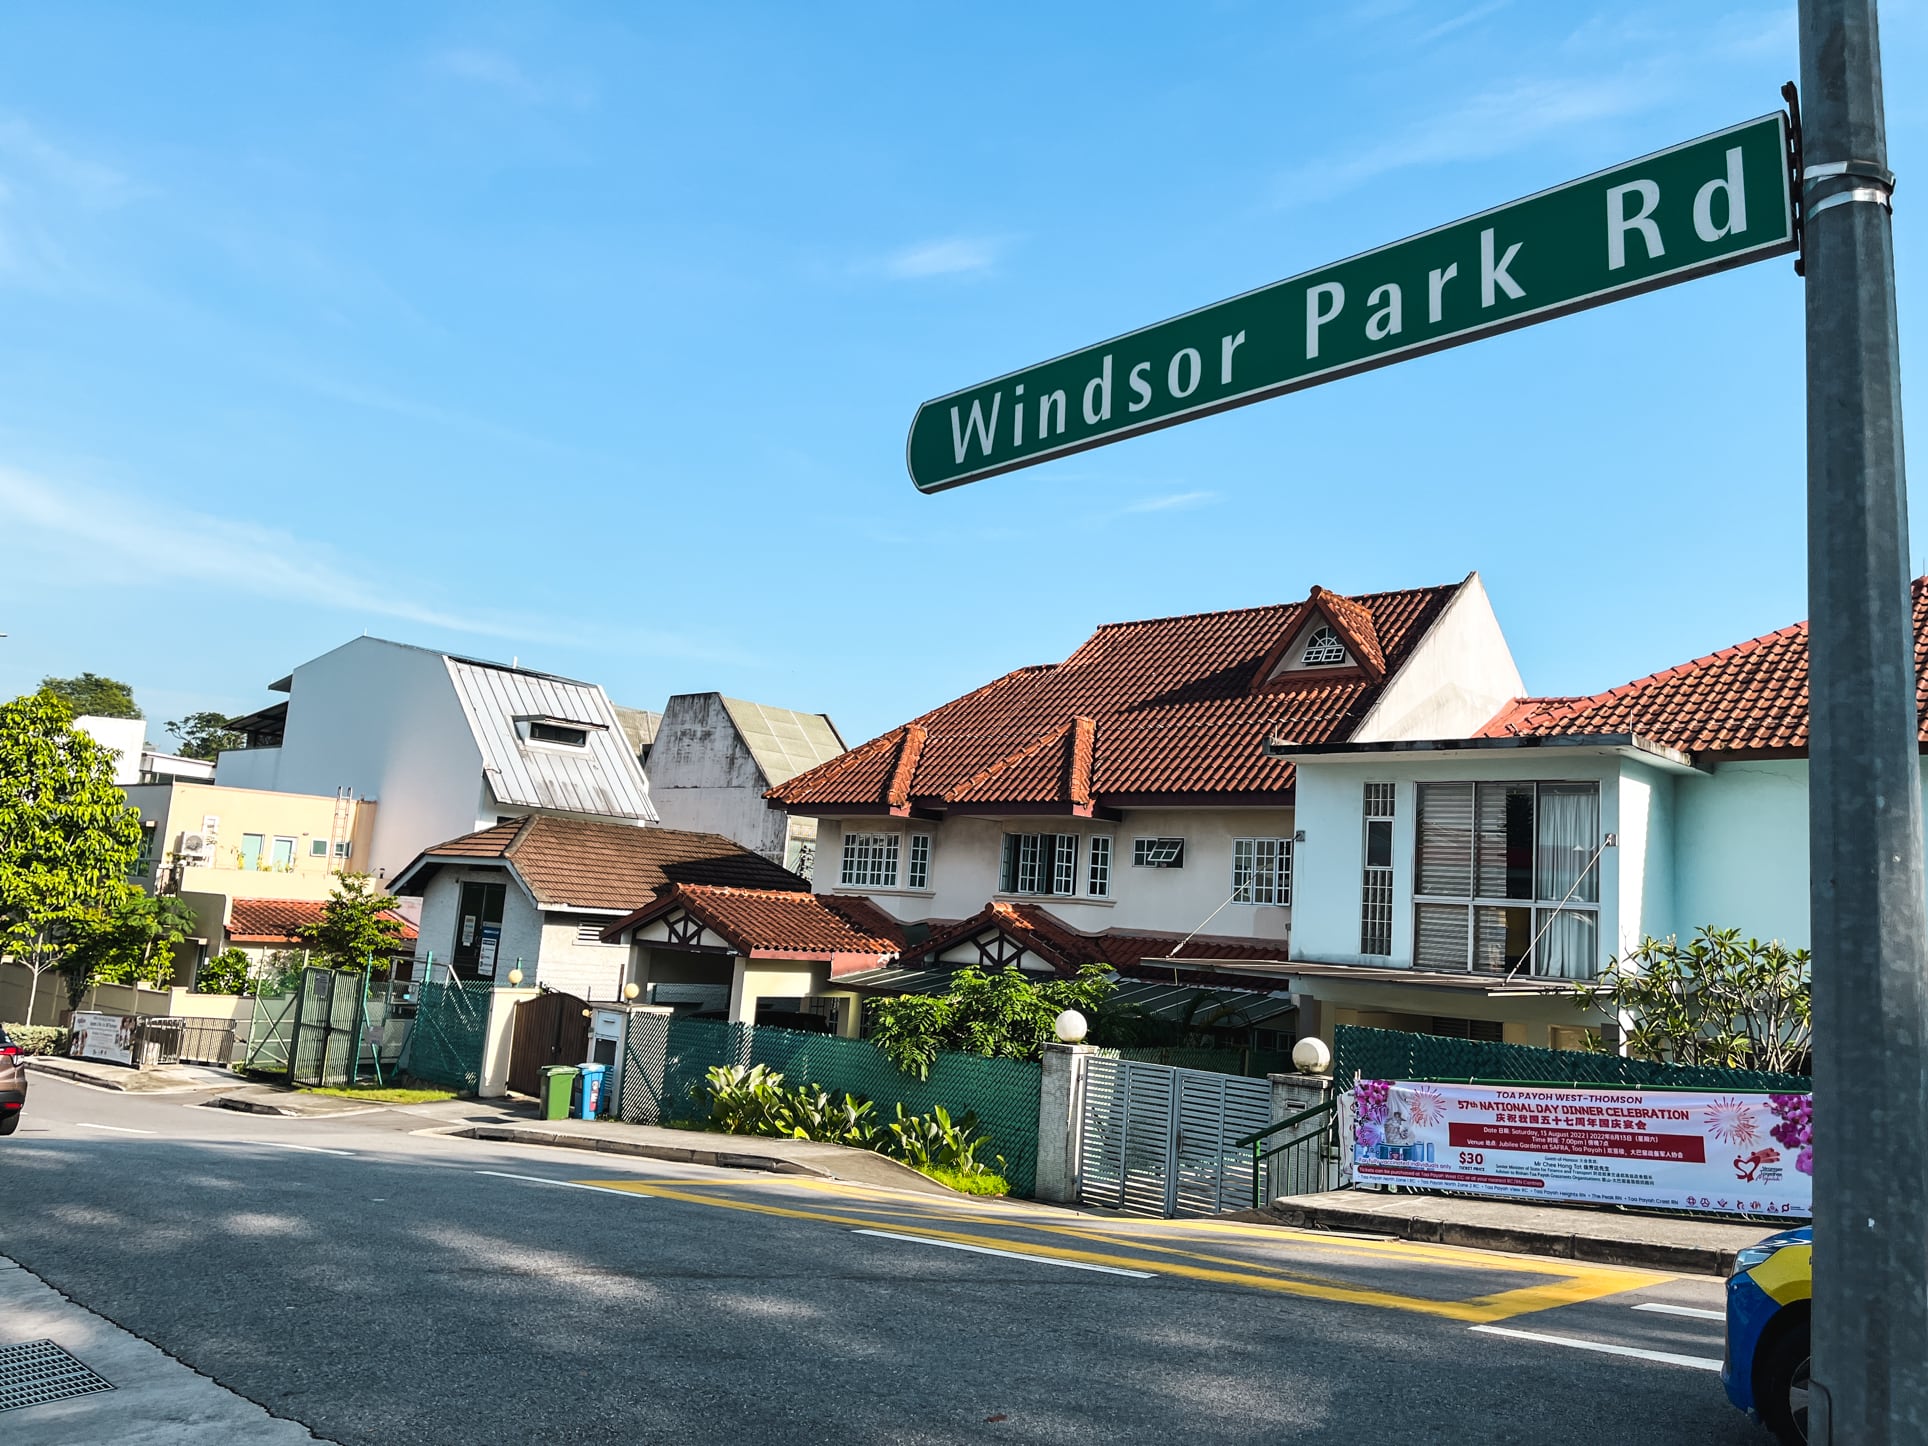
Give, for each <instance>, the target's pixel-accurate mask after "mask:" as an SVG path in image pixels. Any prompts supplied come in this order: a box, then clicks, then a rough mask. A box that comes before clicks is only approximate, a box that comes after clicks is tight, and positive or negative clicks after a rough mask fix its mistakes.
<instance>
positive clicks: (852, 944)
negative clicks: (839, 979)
mask: <svg viewBox="0 0 1928 1446" xmlns="http://www.w3.org/2000/svg"><path fill="white" fill-rule="evenodd" d="M679 908H680V909H684V910H686V911H688V912H689V913H690V914H692V915H694V916H695V917H696V918H697V919H699V920H700V921H701V922H702V923H703V925H704V926H705V927H706V928H708V929H710V930H712V931H713V932H715V933H717V934H720V935H722V936H723V938H725V939H727V940H729V941H730V943H731V945H732V946H734V947H735V948H737V949H739V950H741V951H742V952H744V953H746V954H751V953H755V954H765V955H769V954H811V955H818V956H828V955H832V954H895V953H897V951H898V950H900V949H901V948H903V946H904V933H903V927H902V926H901V925H900V924H898V923H897V921H896V920H895V919H892V918H891V917H890V915H888V914H886V913H885V912H884V911H883V910H882V909H879V908H878V907H877V906H876V905H875V904H873V903H871V902H870V900H868V899H864V898H845V897H840V896H835V895H824V894H812V893H808V892H801V891H798V890H794V889H725V888H716V887H714V886H711V885H708V884H672V885H670V886H669V887H668V888H666V889H664V890H663V892H662V893H661V894H659V895H658V896H657V897H656V898H655V899H654V900H653V901H652V902H650V903H648V904H646V905H644V906H643V907H642V908H640V909H638V910H636V911H635V912H634V913H632V914H630V915H629V916H628V917H627V918H625V919H622V920H619V921H618V922H617V923H615V924H612V925H610V927H609V928H608V929H606V930H604V931H603V937H604V938H605V939H613V938H615V937H616V936H617V935H618V934H620V933H621V932H623V931H624V930H626V929H631V928H634V927H635V926H636V925H638V924H646V923H648V922H649V921H650V920H652V919H657V918H660V917H662V916H663V915H664V914H668V913H671V912H673V911H674V910H676V909H679Z"/></svg>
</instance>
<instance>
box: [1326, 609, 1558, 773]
mask: <svg viewBox="0 0 1928 1446" xmlns="http://www.w3.org/2000/svg"><path fill="white" fill-rule="evenodd" d="M1525 692H1526V685H1525V684H1524V683H1523V682H1521V681H1520V670H1519V668H1518V666H1517V665H1515V663H1514V662H1513V652H1512V650H1511V649H1510V648H1508V647H1507V646H1506V636H1505V634H1504V633H1502V632H1501V631H1500V624H1499V619H1498V618H1496V617H1495V616H1494V615H1493V604H1492V601H1491V599H1489V598H1488V597H1487V595H1486V587H1485V585H1484V584H1483V583H1482V582H1481V581H1480V578H1479V574H1478V573H1474V574H1473V575H1472V576H1471V577H1469V578H1467V579H1466V581H1465V582H1464V583H1463V584H1462V585H1461V586H1460V589H1459V591H1458V592H1457V593H1455V594H1454V595H1453V599H1452V601H1451V602H1450V603H1448V604H1447V605H1446V610H1445V611H1444V612H1443V613H1441V614H1440V616H1439V620H1438V621H1437V622H1435V623H1434V624H1433V625H1432V627H1431V628H1429V629H1428V630H1427V632H1426V635H1425V636H1424V637H1423V638H1422V639H1421V640H1420V642H1419V646H1418V647H1416V648H1415V649H1413V651H1412V652H1411V653H1410V654H1409V655H1408V656H1407V658H1406V661H1405V663H1404V665H1403V666H1402V667H1401V668H1400V669H1399V671H1398V672H1397V673H1395V674H1394V675H1393V676H1392V678H1391V679H1389V680H1388V681H1387V683H1386V686H1385V687H1384V688H1383V689H1382V690H1381V691H1380V694H1379V697H1378V699H1377V700H1376V701H1375V702H1374V703H1373V705H1372V707H1371V708H1370V709H1369V710H1368V711H1367V713H1366V716H1365V717H1364V718H1362V719H1361V720H1360V722H1359V727H1358V728H1357V729H1356V730H1355V731H1354V732H1353V734H1352V737H1353V738H1354V739H1355V740H1356V741H1358V742H1361V743H1379V742H1385V741H1388V740H1393V739H1412V738H1470V737H1472V736H1473V735H1474V734H1475V733H1477V732H1478V731H1479V730H1480V728H1481V727H1483V726H1484V725H1485V724H1486V723H1487V722H1488V721H1489V720H1490V719H1491V718H1492V717H1493V716H1494V714H1496V713H1498V712H1499V711H1500V709H1501V708H1502V707H1504V706H1505V705H1506V704H1507V703H1509V702H1511V701H1512V700H1513V699H1514V698H1517V697H1519V696H1520V695H1521V694H1523V693H1525Z"/></svg>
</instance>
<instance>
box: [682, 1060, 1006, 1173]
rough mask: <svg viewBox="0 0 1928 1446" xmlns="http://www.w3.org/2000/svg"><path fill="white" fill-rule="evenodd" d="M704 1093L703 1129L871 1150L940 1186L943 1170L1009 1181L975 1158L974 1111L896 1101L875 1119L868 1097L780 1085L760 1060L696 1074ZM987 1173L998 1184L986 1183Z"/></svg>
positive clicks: (980, 1137)
mask: <svg viewBox="0 0 1928 1446" xmlns="http://www.w3.org/2000/svg"><path fill="white" fill-rule="evenodd" d="M704 1094H705V1095H706V1096H707V1098H708V1103H709V1111H710V1128H711V1129H713V1130H721V1131H722V1132H723V1133H725V1134H731V1135H763V1136H766V1137H772V1138H777V1139H787V1140H821V1141H823V1142H825V1143H827V1144H832V1145H850V1146H854V1147H855V1148H857V1149H860V1150H875V1151H876V1152H877V1153H878V1154H880V1155H888V1156H890V1157H891V1158H892V1159H894V1160H901V1161H903V1162H904V1163H905V1164H906V1165H909V1166H910V1167H911V1168H912V1169H915V1170H921V1171H923V1172H924V1173H925V1174H927V1175H930V1176H931V1177H932V1178H933V1179H938V1180H942V1182H943V1183H945V1184H947V1185H949V1184H954V1182H953V1181H952V1180H951V1179H949V1178H946V1177H948V1176H955V1177H956V1178H957V1179H972V1180H979V1181H982V1182H984V1183H985V1185H986V1187H987V1188H983V1189H974V1190H973V1191H971V1193H973V1194H1003V1193H1004V1192H1005V1191H1007V1190H1009V1188H1010V1186H1009V1185H1007V1184H1005V1183H1004V1182H1003V1180H1002V1178H1001V1177H1000V1176H999V1175H998V1174H997V1172H996V1171H994V1170H992V1168H991V1167H990V1165H988V1164H987V1163H985V1162H984V1161H983V1160H981V1159H979V1158H978V1157H979V1155H980V1153H981V1152H982V1151H983V1150H984V1149H985V1148H986V1147H988V1146H989V1144H990V1140H989V1139H988V1138H987V1137H986V1136H985V1135H984V1134H983V1133H982V1132H981V1131H980V1130H979V1128H978V1122H977V1116H976V1115H975V1114H966V1115H965V1116H964V1117H963V1118H962V1119H959V1120H953V1119H952V1118H951V1116H950V1113H949V1111H947V1110H946V1109H944V1107H943V1106H942V1105H939V1106H938V1107H937V1108H936V1109H934V1110H932V1111H931V1113H929V1114H928V1115H907V1114H905V1113H904V1107H903V1105H902V1104H899V1105H897V1106H896V1116H895V1118H893V1119H891V1120H890V1121H888V1122H887V1123H885V1124H883V1125H881V1126H880V1125H879V1124H878V1123H877V1121H876V1120H875V1119H873V1118H872V1115H873V1113H874V1111H875V1108H876V1107H875V1105H874V1104H873V1103H872V1102H871V1101H870V1100H867V1099H864V1098H862V1097H861V1096H859V1095H853V1094H844V1095H841V1096H836V1095H832V1094H830V1093H829V1092H828V1091H827V1090H824V1089H821V1088H819V1087H818V1086H816V1085H798V1086H791V1087H786V1086H785V1085H784V1083H783V1076H782V1075H780V1074H778V1073H776V1072H775V1071H774V1070H772V1069H771V1068H770V1067H769V1066H768V1065H761V1064H758V1065H751V1066H750V1067H749V1068H747V1069H746V1068H744V1067H743V1066H741V1065H716V1066H714V1067H713V1068H712V1069H711V1070H710V1071H709V1072H708V1074H707V1075H706V1076H705V1077H704ZM997 1162H998V1164H999V1165H1002V1164H1003V1163H1004V1159H1003V1157H1002V1156H998V1157H997ZM940 1172H941V1173H940ZM992 1180H995V1181H997V1182H998V1187H999V1188H989V1182H990V1181H992ZM955 1188H959V1189H961V1188H963V1187H962V1186H955Z"/></svg>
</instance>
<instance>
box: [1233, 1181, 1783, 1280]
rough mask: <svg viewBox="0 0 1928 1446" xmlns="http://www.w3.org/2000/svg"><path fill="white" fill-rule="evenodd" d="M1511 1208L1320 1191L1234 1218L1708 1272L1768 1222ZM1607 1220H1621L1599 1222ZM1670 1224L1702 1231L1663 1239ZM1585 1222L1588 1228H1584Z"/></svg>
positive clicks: (1722, 1270)
mask: <svg viewBox="0 0 1928 1446" xmlns="http://www.w3.org/2000/svg"><path fill="white" fill-rule="evenodd" d="M1416 1198H1424V1197H1416ZM1517 1213H1518V1214H1519V1215H1521V1216H1522V1217H1525V1218H1522V1219H1518V1220H1491V1221H1483V1220H1465V1219H1453V1218H1451V1217H1450V1215H1449V1214H1448V1213H1446V1212H1443V1211H1436V1212H1431V1213H1428V1212H1426V1211H1425V1210H1424V1207H1423V1206H1417V1207H1415V1208H1413V1209H1410V1210H1402V1211H1399V1212H1392V1211H1387V1210H1384V1209H1368V1208H1359V1207H1356V1206H1348V1204H1346V1203H1345V1202H1343V1201H1336V1200H1334V1199H1332V1198H1331V1197H1328V1196H1301V1197H1286V1198H1283V1199H1279V1200H1274V1201H1273V1202H1272V1204H1271V1205H1270V1206H1268V1207H1266V1208H1263V1209H1259V1210H1249V1211H1243V1212H1240V1217H1239V1218H1244V1219H1248V1220H1253V1221H1263V1222H1269V1223H1271V1224H1275V1225H1284V1226H1290V1227H1293V1228H1296V1229H1302V1230H1327V1231H1331V1232H1333V1233H1335V1234H1349V1235H1367V1236H1374V1237H1377V1238H1379V1239H1392V1240H1410V1241H1413V1242H1415V1243H1418V1244H1426V1245H1455V1246H1461V1247H1464V1248H1466V1249H1471V1250H1492V1251H1499V1252H1502V1253H1504V1254H1508V1255H1538V1256H1545V1257H1549V1258H1551V1259H1555V1260H1572V1261H1576V1262H1580V1263H1583V1264H1588V1265H1619V1266H1626V1267H1629V1268H1633V1269H1643V1270H1665V1271H1671V1272H1673V1273H1675V1274H1681V1275H1714V1276H1727V1275H1731V1274H1733V1272H1734V1257H1735V1256H1736V1254H1738V1253H1739V1252H1740V1251H1741V1250H1744V1249H1745V1248H1746V1247H1747V1246H1749V1245H1751V1244H1753V1243H1754V1242H1755V1241H1757V1240H1759V1239H1760V1238H1761V1237H1762V1236H1764V1235H1766V1234H1768V1233H1770V1232H1771V1230H1772V1229H1773V1228H1774V1227H1773V1226H1771V1225H1743V1224H1735V1223H1732V1222H1726V1221H1701V1220H1695V1221H1680V1222H1671V1221H1668V1220H1666V1219H1664V1218H1662V1217H1658V1216H1606V1217H1601V1216H1597V1215H1595V1214H1594V1213H1593V1212H1585V1211H1582V1212H1577V1213H1576V1212H1571V1211H1564V1210H1561V1209H1558V1208H1554V1207H1537V1208H1535V1207H1524V1208H1522V1209H1521V1210H1519V1211H1518V1212H1517ZM1220 1218H1226V1217H1220ZM1609 1222H1611V1223H1612V1224H1613V1225H1616V1226H1621V1227H1625V1228H1622V1229H1602V1228H1599V1227H1601V1226H1602V1225H1603V1224H1606V1223H1609ZM1670 1224H1677V1225H1679V1226H1680V1227H1683V1229H1684V1230H1685V1231H1691V1233H1693V1234H1694V1235H1697V1236H1701V1237H1702V1238H1701V1239H1698V1240H1682V1239H1673V1240H1669V1239H1666V1238H1664V1236H1665V1234H1666V1233H1667V1227H1668V1226H1669V1225H1670ZM1589 1225H1592V1226H1594V1227H1595V1228H1593V1229H1587V1228H1585V1227H1586V1226H1589ZM1636 1231H1638V1232H1639V1233H1637V1234H1636V1233H1635V1232H1636ZM1708 1237H1712V1238H1708Z"/></svg>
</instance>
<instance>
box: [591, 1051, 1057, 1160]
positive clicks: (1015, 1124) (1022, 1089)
mask: <svg viewBox="0 0 1928 1446" xmlns="http://www.w3.org/2000/svg"><path fill="white" fill-rule="evenodd" d="M658 1049H661V1050H663V1051H664V1053H663V1055H662V1061H663V1063H662V1075H661V1077H662V1080H663V1088H662V1093H661V1095H660V1097H658V1096H657V1095H656V1094H655V1092H654V1090H653V1089H649V1088H647V1087H646V1086H645V1085H644V1084H643V1081H644V1080H645V1078H646V1077H649V1076H653V1075H654V1074H655V1071H654V1070H653V1069H650V1068H648V1067H647V1065H646V1062H645V1056H648V1063H652V1064H653V1062H654V1058H655V1052H656V1051H657V1050H658ZM758 1064H761V1065H766V1066H768V1067H769V1068H770V1069H771V1070H774V1071H775V1072H776V1073H778V1074H781V1075H782V1076H783V1078H784V1082H785V1083H786V1084H790V1085H805V1084H810V1085H816V1086H817V1087H818V1088H819V1089H822V1090H826V1091H828V1092H829V1093H831V1094H833V1095H835V1094H853V1095H858V1096H860V1097H861V1098H864V1099H867V1100H870V1101H871V1102H872V1103H873V1104H874V1105H875V1106H876V1113H877V1116H878V1117H879V1118H882V1119H890V1118H892V1117H893V1116H894V1115H895V1113H896V1111H895V1106H897V1105H899V1104H901V1105H903V1107H904V1113H905V1114H909V1115H922V1114H928V1113H930V1111H932V1110H933V1109H935V1108H937V1107H938V1106H939V1105H942V1106H943V1107H944V1109H945V1110H946V1111H947V1112H948V1113H949V1114H950V1116H951V1118H952V1119H954V1120H955V1119H958V1118H960V1117H962V1116H963V1115H965V1114H967V1113H968V1114H974V1115H976V1116H977V1121H978V1126H979V1128H980V1129H981V1130H982V1131H983V1133H984V1134H985V1136H986V1137H987V1138H988V1139H989V1140H990V1142H991V1143H990V1146H989V1148H988V1152H987V1153H988V1154H990V1155H1002V1156H1003V1157H1004V1168H1003V1169H1002V1171H1000V1173H1001V1174H1002V1175H1003V1176H1004V1178H1005V1179H1007V1180H1009V1181H1010V1182H1011V1191H1012V1193H1013V1194H1016V1195H1029V1194H1030V1193H1031V1191H1032V1190H1033V1188H1034V1187H1035V1186H1036V1184H1037V1174H1038V1081H1039V1074H1040V1072H1039V1067H1038V1065H1037V1064H1036V1063H1034V1062H1032V1061H1030V1060H1019V1059H985V1058H983V1057H981V1056H979V1055H974V1054H941V1055H939V1056H938V1057H937V1062H936V1063H935V1064H934V1065H932V1067H931V1072H930V1078H929V1079H923V1080H920V1079H918V1078H917V1077H916V1076H915V1075H908V1074H905V1073H903V1071H901V1070H899V1069H898V1068H897V1066H896V1065H894V1064H892V1063H891V1062H890V1060H889V1058H888V1057H887V1056H885V1055H884V1054H883V1053H882V1052H881V1051H880V1050H878V1049H877V1048H876V1046H874V1045H869V1044H865V1043H864V1042H863V1041H861V1040H856V1039H839V1038H837V1037H836V1036H834V1035H828V1034H811V1033H809V1032H807V1031H803V1030H792V1029H758V1028H756V1027H755V1026H753V1025H748V1024H724V1023H721V1022H719V1021H715V1020H703V1019H679V1020H673V1021H671V1022H670V1023H669V1024H668V1027H667V1039H666V1041H665V1040H663V1038H662V1032H661V1026H653V1027H652V1026H645V1027H644V1028H643V1029H638V1028H635V1027H634V1026H632V1029H631V1031H630V1039H629V1041H628V1043H627V1045H626V1058H625V1063H624V1069H623V1098H622V1114H623V1118H624V1119H627V1120H633V1121H636V1122H638V1123H642V1124H668V1123H671V1122H685V1121H700V1120H702V1119H703V1118H704V1117H705V1116H706V1115H707V1113H708V1111H707V1108H706V1106H705V1104H704V1096H703V1091H702V1085H703V1077H704V1076H705V1075H706V1074H707V1073H708V1072H709V1070H710V1068H711V1067H712V1066H714V1065H743V1066H746V1067H747V1066H750V1065H758ZM632 1081H634V1084H632Z"/></svg>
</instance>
